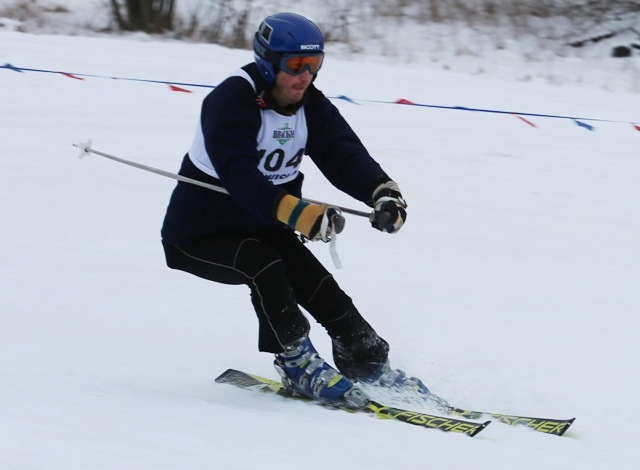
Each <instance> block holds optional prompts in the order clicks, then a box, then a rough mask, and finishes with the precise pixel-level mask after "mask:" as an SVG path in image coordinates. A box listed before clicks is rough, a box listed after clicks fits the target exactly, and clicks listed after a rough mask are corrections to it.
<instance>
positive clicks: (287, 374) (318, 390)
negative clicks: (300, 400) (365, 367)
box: [274, 336, 369, 408]
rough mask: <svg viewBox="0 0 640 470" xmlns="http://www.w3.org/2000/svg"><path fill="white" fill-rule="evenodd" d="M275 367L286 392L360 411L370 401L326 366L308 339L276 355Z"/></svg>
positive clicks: (349, 382) (350, 383)
mask: <svg viewBox="0 0 640 470" xmlns="http://www.w3.org/2000/svg"><path fill="white" fill-rule="evenodd" d="M274 366H275V368H276V370H277V371H278V373H279V374H280V377H281V378H282V383H283V385H284V387H285V389H286V390H287V391H289V392H291V393H292V394H294V395H302V396H305V397H307V398H311V399H313V400H318V401H321V402H323V403H325V404H329V405H331V404H335V405H338V406H340V405H342V406H347V407H349V408H363V407H365V406H366V405H367V403H368V402H369V398H368V397H367V396H366V395H365V394H364V393H363V392H362V391H361V390H360V389H359V388H357V387H354V386H353V383H352V382H351V381H350V380H349V379H347V378H346V377H345V376H343V375H342V374H340V373H339V372H338V371H337V370H335V369H334V368H333V367H331V366H330V365H329V364H327V363H326V362H325V360H324V359H322V358H321V357H320V356H319V355H318V352H317V351H316V349H315V348H314V347H313V344H311V340H310V339H309V337H308V336H305V337H304V338H303V339H301V340H299V341H297V342H295V343H293V344H291V345H288V346H286V347H285V350H284V352H282V353H280V354H276V359H275V361H274Z"/></svg>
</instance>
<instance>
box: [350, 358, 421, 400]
mask: <svg viewBox="0 0 640 470" xmlns="http://www.w3.org/2000/svg"><path fill="white" fill-rule="evenodd" d="M358 381H359V382H362V383H363V384H367V385H372V386H375V387H384V388H389V389H393V390H396V391H399V392H408V393H410V394H412V395H415V396H418V397H424V398H427V397H430V395H431V392H430V391H429V389H428V388H427V386H426V385H425V384H424V383H423V382H422V380H420V379H418V378H416V377H407V374H405V373H404V372H403V371H401V370H400V369H392V368H391V366H390V365H389V360H386V361H385V362H384V363H383V364H382V365H381V366H380V367H378V369H377V370H376V371H375V372H374V373H373V374H371V375H369V376H366V377H360V378H359V379H358Z"/></svg>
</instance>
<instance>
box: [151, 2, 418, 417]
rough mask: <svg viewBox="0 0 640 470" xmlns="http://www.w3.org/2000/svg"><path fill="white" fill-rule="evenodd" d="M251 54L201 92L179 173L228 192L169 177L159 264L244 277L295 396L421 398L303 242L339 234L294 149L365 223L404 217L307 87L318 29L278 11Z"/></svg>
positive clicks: (265, 340)
mask: <svg viewBox="0 0 640 470" xmlns="http://www.w3.org/2000/svg"><path fill="white" fill-rule="evenodd" d="M253 49H254V57H255V61H254V62H253V63H250V64H248V65H245V66H244V67H242V68H241V69H239V70H238V71H237V72H235V73H234V74H233V75H232V76H230V77H229V78H227V79H226V80H224V81H223V82H222V83H221V84H220V85H219V86H218V87H216V88H215V89H214V90H213V91H211V93H209V95H208V96H207V97H206V98H205V99H204V102H203V105H202V109H201V114H200V120H199V123H198V126H197V130H196V133H195V137H194V140H193V143H192V145H191V148H190V150H189V151H188V153H187V154H186V156H185V157H184V159H183V162H182V166H181V168H180V174H181V175H183V176H186V177H189V178H192V179H196V180H199V181H203V182H206V183H209V184H214V185H218V186H221V187H224V188H225V189H226V190H227V191H228V195H227V194H223V193H218V192H214V191H211V190H209V189H206V188H202V187H199V186H194V185H192V184H187V183H183V182H179V183H178V184H177V186H176V187H175V189H174V191H173V194H172V196H171V199H170V202H169V205H168V208H167V213H166V216H165V219H164V223H163V227H162V243H163V246H164V250H165V255H166V261H167V265H168V266H169V267H170V268H172V269H179V270H182V271H186V272H188V273H191V274H194V275H196V276H199V277H201V278H204V279H207V280H210V281H214V282H219V283H223V284H232V285H240V284H245V285H247V286H248V287H249V289H250V292H251V302H252V304H253V307H254V309H255V312H256V314H257V316H258V323H259V340H258V348H259V350H260V351H264V352H269V353H274V354H275V362H274V364H275V367H276V369H277V370H278V372H279V374H280V375H281V377H282V380H283V383H284V385H285V386H286V387H288V388H290V389H293V390H294V391H295V392H297V393H302V394H304V395H306V396H308V397H311V398H313V399H317V400H320V401H328V402H342V403H346V404H351V405H352V406H354V407H357V406H363V405H364V404H366V400H367V397H366V395H365V394H364V393H363V392H361V391H360V390H359V388H358V387H355V386H354V382H355V381H360V382H363V383H369V384H382V385H394V386H398V387H404V388H411V389H415V390H417V391H418V393H424V394H428V393H429V391H428V389H427V388H426V387H425V386H424V384H423V383H422V382H421V381H420V380H418V379H415V378H408V377H406V376H405V374H404V373H403V372H402V371H399V370H394V369H391V367H390V365H389V361H388V352H389V345H388V343H387V342H386V341H385V340H384V339H382V338H381V337H380V336H379V335H378V334H377V333H376V331H375V330H374V329H373V328H372V326H371V325H370V324H369V323H368V322H367V321H366V320H365V319H364V318H363V317H362V315H361V314H360V313H359V312H358V310H357V309H356V307H355V306H354V304H353V302H352V300H351V298H350V297H349V296H348V295H347V294H346V293H345V292H344V291H343V290H342V289H341V288H340V287H339V286H338V284H337V282H336V280H335V279H334V278H333V276H332V275H331V274H330V273H329V272H328V271H327V270H326V269H325V268H324V266H323V265H322V264H321V263H320V262H319V261H318V260H317V259H316V258H315V256H314V255H313V254H312V253H311V252H310V251H309V250H308V249H307V247H306V246H305V245H304V244H303V243H304V242H305V241H306V240H312V241H313V240H318V239H324V240H325V241H326V240H327V239H328V238H330V237H331V236H335V233H337V232H339V231H340V229H341V227H339V226H338V224H336V222H339V221H340V214H339V211H338V210H337V209H335V208H331V207H327V206H326V205H322V204H312V203H308V202H305V201H304V200H302V199H301V189H302V180H303V174H302V173H301V172H300V164H301V162H302V159H303V155H308V156H309V157H310V158H311V159H312V160H313V162H314V163H315V164H316V165H317V166H318V168H319V169H320V170H321V171H322V173H323V174H324V175H325V176H326V177H327V179H328V180H329V181H330V182H331V183H332V184H333V185H334V186H336V187H337V188H339V189H340V190H342V191H344V192H345V193H347V194H349V195H351V196H352V197H354V198H356V199H358V200H360V201H362V202H364V203H366V204H368V205H369V206H370V207H372V208H373V211H372V213H371V216H370V221H371V225H372V226H373V228H375V229H378V230H381V231H383V232H387V233H395V232H397V231H398V230H400V228H401V227H402V225H403V224H404V222H405V220H406V216H407V213H406V208H407V204H406V203H405V201H404V199H403V197H402V194H401V193H400V189H399V188H398V185H397V184H396V183H395V182H394V181H393V180H392V179H391V178H390V177H389V176H388V175H387V174H386V173H385V172H384V171H383V170H382V168H381V167H380V165H379V164H378V163H377V162H376V161H374V159H373V158H372V157H371V156H370V155H369V153H368V151H367V150H366V149H365V147H364V146H363V144H362V143H361V141H360V139H359V138H358V137H357V136H356V134H355V133H354V131H353V130H352V129H351V127H350V126H349V125H348V124H347V122H346V121H345V120H344V118H343V117H342V116H341V115H340V113H339V111H338V110H337V108H336V107H334V106H333V104H331V103H330V101H329V100H328V99H327V98H326V97H325V96H324V95H323V94H322V93H321V92H320V91H319V90H318V89H317V88H316V87H315V86H314V84H313V82H314V80H315V79H316V78H317V76H318V72H319V71H320V68H321V67H322V63H323V60H324V41H323V36H322V33H321V32H320V29H319V28H318V27H317V26H316V25H315V24H314V23H312V22H311V21H309V20H308V19H306V18H304V17H302V16H299V15H296V14H293V13H279V14H275V15H272V16H269V17H267V18H266V19H265V20H264V21H263V22H262V23H261V24H260V27H259V29H258V31H257V32H256V34H255V37H254V42H253ZM296 232H297V233H299V234H300V236H299V235H297V234H296ZM300 307H303V308H304V309H305V310H306V311H307V312H308V313H309V314H310V315H311V316H312V317H313V318H314V319H315V320H316V321H317V322H318V323H320V324H321V325H322V326H323V327H324V328H325V329H326V330H327V333H328V334H329V336H330V337H331V340H332V352H333V359H334V363H335V366H336V367H337V369H338V370H339V371H340V372H338V370H336V369H334V368H333V367H332V366H331V365H329V364H328V363H327V362H325V360H324V359H322V358H321V357H320V356H319V355H318V352H317V351H316V349H315V348H314V346H313V345H312V343H311V340H310V339H309V332H310V325H309V321H308V320H307V318H306V317H305V315H303V313H302V312H301V310H300ZM223 314H225V315H228V314H229V312H223Z"/></svg>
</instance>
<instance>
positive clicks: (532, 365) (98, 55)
mask: <svg viewBox="0 0 640 470" xmlns="http://www.w3.org/2000/svg"><path fill="white" fill-rule="evenodd" d="M338 55H339V54H338ZM250 60H252V54H251V52H249V51H240V50H228V49H224V48H221V47H218V46H215V45H205V44H189V43H181V42H178V41H162V40H157V39H156V40H152V39H149V38H146V39H145V40H144V41H141V40H140V38H137V37H120V38H109V37H100V36H99V37H81V36H74V37H71V36H49V35H32V34H22V33H19V32H15V31H1V32H0V63H2V64H5V63H11V64H13V65H14V66H17V67H25V68H40V69H51V70H60V71H65V72H76V73H88V74H95V75H104V76H106V77H134V78H143V79H153V80H166V81H174V82H190V83H205V84H212V85H215V84H216V83H219V82H220V81H221V80H223V79H224V78H225V77H226V76H227V75H229V74H230V73H232V72H233V71H234V70H235V69H236V68H237V67H238V66H240V65H242V64H244V63H246V62H249V61H250ZM460 60H462V59H460ZM510 60H512V61H514V62H511V65H512V67H513V68H514V69H515V68H517V67H518V66H519V65H520V64H519V63H518V62H517V60H518V58H517V57H511V59H510ZM574 60H575V61H577V62H579V64H578V68H579V70H580V73H581V74H586V75H584V76H583V77H573V78H572V77H570V76H565V77H564V78H563V79H560V80H554V81H553V83H554V84H551V83H548V82H547V81H546V80H540V79H535V78H534V79H531V80H514V79H509V78H508V77H507V78H505V77H504V76H502V77H496V76H492V74H491V73H489V72H487V73H482V74H477V73H468V71H464V70H459V71H453V70H445V69H443V68H442V67H441V66H440V65H439V64H436V63H433V62H429V61H425V62H420V61H417V62H412V63H403V64H400V65H399V64H395V65H394V66H390V65H389V62H385V61H384V60H381V59H380V58H379V57H371V58H368V56H366V55H361V56H358V57H357V59H356V60H352V61H348V60H344V58H333V57H331V56H330V55H329V56H328V58H327V60H326V61H325V66H324V68H323V70H322V72H321V74H320V77H319V79H318V81H317V84H318V86H319V87H320V88H321V89H322V90H323V91H324V92H325V93H326V94H327V95H328V96H340V95H346V96H348V97H350V98H352V99H354V100H356V101H358V99H360V100H363V101H362V102H361V104H352V103H349V102H347V101H344V100H334V103H335V104H336V106H338V107H339V108H340V110H341V112H342V113H343V114H344V115H345V117H346V118H347V119H348V120H349V122H350V123H351V124H352V126H353V127H354V128H355V129H356V131H357V132H358V133H359V135H360V137H361V138H362V140H363V141H364V142H365V144H366V145H367V147H368V148H369V150H370V151H371V153H372V154H373V155H374V156H375V157H376V159H378V160H379V161H380V162H381V163H382V165H383V167H384V168H385V169H386V170H387V171H388V172H389V173H390V174H391V175H392V176H393V177H394V179H396V181H398V182H399V184H400V187H401V188H402V190H403V193H404V195H405V196H406V199H407V201H408V202H409V219H408V222H407V224H406V226H405V227H404V228H403V230H402V231H401V232H400V233H398V234H397V235H393V236H389V235H387V234H382V233H378V232H375V231H373V230H372V229H371V228H370V227H369V224H368V223H367V222H366V220H364V219H361V218H359V217H352V216H347V218H348V220H347V227H346V229H345V231H344V232H343V234H341V236H340V237H339V239H338V250H339V253H340V256H341V259H342V262H343V264H344V268H343V269H342V270H339V271H338V270H335V269H333V268H332V264H331V258H330V255H329V250H328V246H327V245H324V244H314V245H313V246H312V249H313V251H314V252H315V253H316V254H317V255H318V257H319V258H320V259H322V260H323V262H324V263H325V264H326V265H327V266H328V267H330V269H331V270H332V271H333V272H334V274H335V276H336V277H337V279H338V281H339V283H340V284H341V286H342V287H343V288H344V289H345V290H346V291H347V292H348V293H349V295H351V296H352V297H353V299H354V301H355V303H356V305H357V306H358V308H359V309H360V311H361V312H363V314H364V315H365V317H366V318H367V319H368V320H369V321H370V322H371V323H372V324H373V325H374V326H375V327H376V328H377V329H378V331H379V332H380V333H381V334H382V335H383V336H384V337H385V338H386V339H388V340H389V341H390V343H391V345H392V354H391V359H392V362H393V364H394V365H395V366H396V367H401V368H403V369H405V370H406V371H407V372H409V373H410V374H412V375H416V376H419V377H421V378H423V380H425V382H426V383H427V384H428V385H429V387H430V388H431V389H432V390H433V391H434V392H436V393H438V394H440V395H442V396H444V397H446V398H447V399H449V400H450V401H452V402H453V403H454V404H456V405H458V406H463V407H471V408H475V409H486V410H490V411H501V412H505V413H518V414H526V415H535V416H545V417H556V418H570V417H573V416H575V417H577V420H576V422H575V424H574V425H573V427H572V428H571V430H570V431H569V432H568V433H567V434H566V435H565V436H564V437H562V438H558V437H555V436H548V435H544V434H540V433H535V432H532V431H530V430H528V429H522V428H510V427H507V426H503V425H500V424H497V423H494V424H492V425H491V426H489V427H488V428H487V429H486V430H485V431H483V433H481V434H480V435H479V436H478V437H476V438H474V439H470V438H468V437H465V436H461V435H451V434H445V433H440V432H438V431H432V430H425V429H420V428H416V427H412V426H407V425H403V424H399V423H392V422H384V421H381V420H375V419H373V418H371V417H368V416H362V415H349V414H346V413H342V412H332V411H328V410H325V409H322V408H319V407H314V406H309V405H308V404H304V403H295V402H290V401H287V400H285V399H282V398H279V397H270V396H261V395H256V394H254V393H251V392H244V391H241V390H238V389H235V388H232V387H228V386H223V385H217V384H214V383H213V379H214V378H215V377H216V376H217V375H218V374H220V373H221V372H223V371H224V370H225V369H226V368H228V367H234V368H238V369H242V370H246V371H249V372H254V373H259V374H262V375H268V376H270V377H273V378H275V377H276V374H275V371H274V370H273V369H272V366H271V358H270V357H269V356H268V355H265V354H261V353H259V352H258V351H257V349H256V343H257V340H256V334H257V324H256V320H255V318H254V317H255V315H254V313H253V312H252V309H251V305H250V302H249V299H248V291H247V289H246V288H244V287H229V286H223V285H217V284H213V283H209V282H206V281H203V280H200V279H197V278H195V277H192V276H188V275H186V274H184V273H180V272H175V271H171V270H169V269H168V268H166V266H165V265H164V259H163V254H162V248H161V246H160V243H159V227H160V224H161V221H162V217H163V214H164V210H165V207H166V204H167V202H168V198H169V195H170V193H171V190H172V188H173V186H174V182H173V181H171V180H169V179H166V178H163V177H160V176H157V175H152V174H150V173H146V172H142V171H140V170H137V169H134V168H130V167H127V166H124V165H121V164H118V163H115V162H112V161H109V160H105V159H103V158H101V157H99V156H95V155H92V156H88V157H85V159H83V160H79V159H78V158H77V156H78V153H79V151H78V150H77V149H76V148H74V147H72V144H74V143H78V142H80V141H86V140H87V139H88V138H91V139H93V143H94V148H95V149H97V150H101V151H104V152H107V153H111V154H113V155H116V156H119V157H122V158H127V159H131V160H135V161H137V162H140V163H143V164H146V165H151V166H154V167H158V168H162V169H164V170H168V171H176V170H177V168H178V166H179V163H180V160H181V158H182V155H183V154H184V152H185V150H186V149H187V148H188V146H189V144H190V142H191V138H192V135H193V132H194V127H195V123H196V120H197V118H198V110H199V106H200V103H201V101H202V99H203V97H204V96H205V95H206V93H207V89H205V88H196V87H192V88H190V89H191V90H192V91H193V93H191V94H187V93H177V92H171V91H170V90H169V88H168V87H167V86H165V85H162V84H157V83H147V82H136V81H128V80H111V79H108V78H89V79H87V80H84V81H80V80H73V79H71V78H68V77H66V76H63V75H60V74H46V73H34V72H28V73H16V72H14V71H10V70H6V69H0V103H2V104H1V106H2V113H0V155H1V158H0V171H1V174H2V175H3V184H2V185H1V186H0V197H1V198H2V200H3V201H4V203H3V205H2V230H1V231H0V246H2V249H1V250H0V278H1V284H2V289H1V290H0V305H2V309H1V310H0V468H2V469H4V468H6V469H86V468H91V469H116V468H117V469H121V468H127V469H156V470H157V469H177V468H180V469H182V468H189V469H205V468H207V469H209V468H234V469H235V468H237V469H245V468H257V467H259V466H262V465H269V466H278V467H279V468H282V469H294V468H295V469H297V468H301V467H302V466H304V467H305V468H309V469H315V468H318V469H324V468H327V467H333V468H370V469H375V468H389V467H393V468H409V467H410V466H415V465H416V464H419V465H427V466H429V467H452V468H471V467H472V466H473V467H480V468H484V467H488V466H489V465H491V466H492V467H494V468H519V469H525V470H526V469H534V468H539V467H542V466H544V467H545V468H551V469H552V468H558V469H560V468H562V469H566V468H581V469H602V468H616V469H635V468H638V466H639V465H640V456H639V454H638V452H637V450H636V448H635V447H634V446H635V443H636V442H637V440H638V438H639V437H640V436H639V433H638V431H637V430H636V426H635V422H634V419H635V417H636V416H637V415H638V413H639V412H640V407H639V405H638V401H637V394H638V388H639V387H638V386H639V382H640V381H639V379H638V377H637V374H636V371H637V361H638V358H639V357H640V346H639V345H640V341H639V333H638V319H637V312H638V310H639V307H640V297H639V296H638V286H639V285H640V269H639V266H640V250H639V249H638V240H639V239H640V218H639V217H638V214H640V185H638V180H639V179H640V160H639V159H638V145H639V142H640V133H638V131H637V130H635V129H634V128H633V126H632V125H631V123H638V122H639V121H640V117H639V116H638V115H637V110H638V105H639V104H640V98H639V95H638V94H635V93H633V92H632V90H631V89H627V90H626V91H616V92H614V91H611V90H610V89H606V87H604V88H603V86H602V83H604V82H606V81H607V79H604V78H603V76H604V75H605V72H606V68H605V69H603V68H602V67H601V66H599V65H598V66H597V67H593V70H592V74H593V75H589V73H590V72H589V70H590V62H589V61H588V60H587V59H574ZM609 60H610V61H611V62H609V63H611V64H617V62H613V61H614V59H609ZM630 60H635V61H636V62H635V63H634V64H636V65H632V66H631V67H637V59H636V58H633V59H630ZM522 68H523V69H524V68H527V69H528V70H531V71H532V73H533V76H537V77H543V76H544V74H545V65H544V63H539V64H532V63H530V62H527V63H526V64H522ZM614 68H615V65H612V66H611V69H612V70H613V69H614ZM556 72H562V70H560V69H556ZM612 73H613V72H612ZM584 77H586V78H587V80H583V78H584ZM590 77H595V78H594V80H593V81H589V78H590ZM611 80H614V78H612V79H611ZM616 80H617V79H616ZM612 83H613V82H612ZM399 98H405V99H408V100H411V101H413V102H417V103H429V104H438V105H445V106H466V107H478V108H487V109H497V110H511V111H518V112H532V113H541V114H561V115H567V116H580V117H591V118H595V119H604V120H608V121H614V122H607V121H605V122H590V123H591V124H593V125H595V126H596V128H595V131H593V132H590V131H587V130H585V129H583V128H581V127H578V126H577V125H576V124H575V123H574V122H572V121H571V120H566V119H549V118H530V119H531V120H532V121H533V122H534V123H535V124H536V125H537V126H538V127H537V128H533V127H531V126H528V125H527V124H525V123H523V122H522V121H520V120H519V119H517V118H515V117H514V116H510V115H501V114H491V113H479V112H469V111H461V110H443V109H435V108H424V107H412V106H403V105H396V104H390V103H383V102H373V101H375V100H377V101H390V102H392V101H395V100H397V99H399ZM364 100H371V101H364ZM303 171H304V172H305V173H306V175H307V179H306V186H305V188H306V192H305V194H306V195H307V196H308V197H311V198H313V199H322V200H326V201H328V202H332V203H335V204H340V205H344V206H347V207H353V208H354V209H359V210H365V209H366V208H364V207H363V206H362V205H361V204H360V203H358V202H357V201H353V200H352V199H350V198H349V197H348V196H346V195H344V194H342V193H340V192H338V191H337V190H335V189H334V188H332V187H331V186H330V185H329V184H328V183H327V182H326V181H325V180H324V179H323V177H322V176H321V175H320V174H319V173H318V172H317V170H316V169H315V168H314V167H313V164H312V163H311V162H310V161H306V163H304V164H303ZM312 338H313V340H314V343H315V344H316V346H317V347H318V348H319V349H320V351H321V352H322V353H323V355H324V356H326V357H329V356H330V344H329V341H328V339H327V336H326V334H324V331H323V330H322V329H321V328H320V327H319V326H318V325H315V326H314V327H313V330H312Z"/></svg>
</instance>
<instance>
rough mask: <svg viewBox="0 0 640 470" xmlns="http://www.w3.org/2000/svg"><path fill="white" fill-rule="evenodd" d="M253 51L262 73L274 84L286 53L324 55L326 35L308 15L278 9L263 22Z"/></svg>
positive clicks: (265, 79) (255, 37)
mask: <svg viewBox="0 0 640 470" xmlns="http://www.w3.org/2000/svg"><path fill="white" fill-rule="evenodd" d="M253 53H254V57H255V62H256V64H257V65H258V70H259V71H260V76H261V77H262V79H263V80H264V81H265V83H266V84H267V85H272V84H273V83H274V82H275V80H276V73H277V72H278V71H279V70H280V63H281V61H282V58H283V56H284V55H285V54H286V55H289V54H301V55H316V54H317V55H324V39H323V38H322V32H321V31H320V28H318V27H317V26H316V25H315V24H314V23H313V22H312V21H310V20H308V19H307V18H305V17H304V16H300V15H297V14H295V13H278V14H275V15H272V16H268V17H267V18H265V19H264V20H263V21H262V23H260V27H259V28H258V31H257V32H256V34H255V36H254V38H253Z"/></svg>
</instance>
